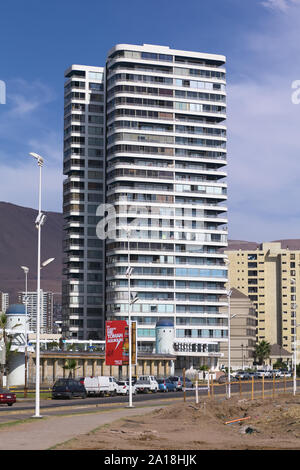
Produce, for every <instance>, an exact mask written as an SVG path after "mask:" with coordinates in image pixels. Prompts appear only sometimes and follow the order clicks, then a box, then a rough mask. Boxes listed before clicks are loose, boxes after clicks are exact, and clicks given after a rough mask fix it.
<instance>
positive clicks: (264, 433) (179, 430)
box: [55, 395, 300, 450]
mask: <svg viewBox="0 0 300 470" xmlns="http://www.w3.org/2000/svg"><path fill="white" fill-rule="evenodd" d="M248 417H249V418H248ZM240 418H247V419H245V420H243V421H238V422H234V423H231V424H225V423H226V422H227V421H231V420H236V419H240ZM67 449H68V450H75V449H76V450H104V449H105V450H188V449H189V450H246V449H247V450H283V449H293V450H296V449H300V397H293V396H291V395H285V396H284V395H282V396H280V397H276V398H274V399H272V398H264V399H255V400H248V399H238V398H235V397H233V398H231V399H230V400H226V399H223V400H222V401H217V400H216V399H214V400H213V399H209V398H206V399H203V398H202V399H201V401H200V402H199V404H197V405H196V404H195V403H194V402H191V401H189V402H186V403H184V402H182V403H176V404H172V405H169V406H166V407H164V408H161V409H158V410H156V411H155V412H152V413H150V414H146V415H143V416H140V417H132V418H127V419H123V420H120V421H118V422H114V423H112V424H110V425H106V426H104V427H102V428H99V429H96V430H94V431H92V432H90V433H88V434H86V435H84V436H80V437H78V438H76V439H73V440H71V441H69V442H66V443H64V444H61V445H59V446H56V447H55V450H67Z"/></svg>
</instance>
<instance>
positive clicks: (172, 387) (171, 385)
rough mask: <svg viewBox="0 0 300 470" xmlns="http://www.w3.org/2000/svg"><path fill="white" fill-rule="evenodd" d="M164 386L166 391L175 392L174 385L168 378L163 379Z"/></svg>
mask: <svg viewBox="0 0 300 470" xmlns="http://www.w3.org/2000/svg"><path fill="white" fill-rule="evenodd" d="M165 383H166V387H167V389H168V392H176V386H175V384H174V383H173V382H171V380H170V379H165Z"/></svg>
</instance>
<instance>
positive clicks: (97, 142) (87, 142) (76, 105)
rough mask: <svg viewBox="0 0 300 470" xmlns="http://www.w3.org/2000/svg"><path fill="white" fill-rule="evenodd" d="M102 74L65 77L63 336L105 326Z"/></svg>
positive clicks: (83, 70) (95, 70)
mask: <svg viewBox="0 0 300 470" xmlns="http://www.w3.org/2000/svg"><path fill="white" fill-rule="evenodd" d="M103 72H104V69H103V68H102V67H87V66H84V65H72V66H71V67H69V68H68V70H66V72H65V88H64V89H65V98H64V100H65V103H64V104H65V106H64V175H66V179H65V181H64V187H63V214H64V246H63V250H64V276H65V278H64V281H63V287H62V291H63V292H62V319H63V328H62V331H63V334H64V335H65V336H67V337H69V338H74V339H100V338H102V337H103V334H104V333H103V327H104V264H105V263H104V242H103V240H99V239H98V238H97V236H96V225H97V220H98V218H97V217H96V210H97V207H98V205H99V204H102V203H103V202H104V193H105V191H104V190H105V188H104V106H105V103H104V73H103Z"/></svg>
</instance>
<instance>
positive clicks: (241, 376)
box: [235, 371, 252, 380]
mask: <svg viewBox="0 0 300 470" xmlns="http://www.w3.org/2000/svg"><path fill="white" fill-rule="evenodd" d="M235 378H236V379H238V380H239V379H241V380H251V379H252V376H251V373H249V372H246V371H241V372H237V373H236V374H235Z"/></svg>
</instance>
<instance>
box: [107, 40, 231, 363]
mask: <svg viewBox="0 0 300 470" xmlns="http://www.w3.org/2000/svg"><path fill="white" fill-rule="evenodd" d="M224 63H225V57H224V56H219V55H212V54H202V53H196V52H186V51H177V50H172V49H170V48H168V47H159V46H152V45H143V46H133V45H127V44H126V45H117V46H116V47H114V48H113V49H111V50H110V52H109V54H108V59H107V65H106V132H107V140H106V191H107V193H106V201H107V203H111V204H113V205H114V206H115V210H116V212H117V216H118V218H117V224H116V236H115V239H114V240H107V243H106V289H107V291H106V292H107V295H106V313H107V315H108V317H109V318H120V319H125V318H126V317H127V315H128V294H127V278H126V269H127V266H128V240H127V231H126V230H127V229H130V235H129V244H130V246H129V248H130V265H131V266H132V267H133V268H134V270H133V273H132V277H131V287H132V290H134V292H136V294H137V296H138V298H139V301H138V302H136V303H135V304H134V305H132V312H133V313H132V315H133V318H132V319H135V320H137V322H138V341H139V347H140V349H142V350H148V351H153V350H154V344H155V325H156V322H157V321H158V320H159V319H162V318H163V319H168V320H173V322H174V325H175V336H176V339H175V349H176V354H177V355H178V356H182V357H183V358H186V357H188V356H189V355H190V357H191V358H193V360H191V361H190V364H192V365H195V366H196V365H200V364H202V363H205V362H206V363H207V360H208V358H209V363H210V365H211V366H214V365H215V364H216V362H217V357H218V355H219V347H220V342H222V341H227V316H226V314H222V313H220V312H219V308H220V307H221V306H223V305H224V303H222V302H221V300H220V296H221V295H222V294H224V292H225V287H224V285H225V282H226V277H227V270H226V268H225V266H224V254H221V253H220V251H219V250H220V248H223V247H226V245H227V227H226V223H227V219H226V215H225V214H226V207H225V205H224V203H225V201H226V199H227V196H226V182H225V181H224V178H225V177H226V172H225V171H224V166H225V165H226V127H225V125H224V121H225V119H226V92H225V68H224ZM177 362H178V361H177ZM185 365H186V362H185Z"/></svg>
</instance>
